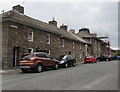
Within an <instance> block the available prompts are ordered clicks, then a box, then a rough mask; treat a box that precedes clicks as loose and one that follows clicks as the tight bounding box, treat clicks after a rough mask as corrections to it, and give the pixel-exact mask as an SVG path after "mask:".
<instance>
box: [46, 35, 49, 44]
mask: <svg viewBox="0 0 120 92" xmlns="http://www.w3.org/2000/svg"><path fill="white" fill-rule="evenodd" d="M46 38H47V44H50V34H47V35H46Z"/></svg>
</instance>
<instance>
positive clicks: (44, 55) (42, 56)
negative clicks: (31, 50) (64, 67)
mask: <svg viewBox="0 0 120 92" xmlns="http://www.w3.org/2000/svg"><path fill="white" fill-rule="evenodd" d="M35 55H36V56H37V57H39V58H46V54H35Z"/></svg>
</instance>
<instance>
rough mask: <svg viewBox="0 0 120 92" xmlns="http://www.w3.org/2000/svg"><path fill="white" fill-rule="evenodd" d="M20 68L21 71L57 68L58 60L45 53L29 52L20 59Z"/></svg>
mask: <svg viewBox="0 0 120 92" xmlns="http://www.w3.org/2000/svg"><path fill="white" fill-rule="evenodd" d="M19 65H20V69H21V70H22V72H23V73H25V72H28V71H29V70H36V71H37V72H41V71H42V70H43V69H45V68H49V67H50V68H54V69H58V60H56V59H53V58H52V57H50V56H49V55H48V54H47V53H44V52H42V53H38V52H37V53H29V54H28V55H25V56H24V57H22V59H21V61H20V64H19Z"/></svg>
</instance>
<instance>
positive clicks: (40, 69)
mask: <svg viewBox="0 0 120 92" xmlns="http://www.w3.org/2000/svg"><path fill="white" fill-rule="evenodd" d="M42 70H43V68H42V65H41V64H38V65H37V72H38V73H40V72H42Z"/></svg>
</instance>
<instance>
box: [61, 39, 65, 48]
mask: <svg viewBox="0 0 120 92" xmlns="http://www.w3.org/2000/svg"><path fill="white" fill-rule="evenodd" d="M61 42H62V47H65V41H64V39H62V40H61Z"/></svg>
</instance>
